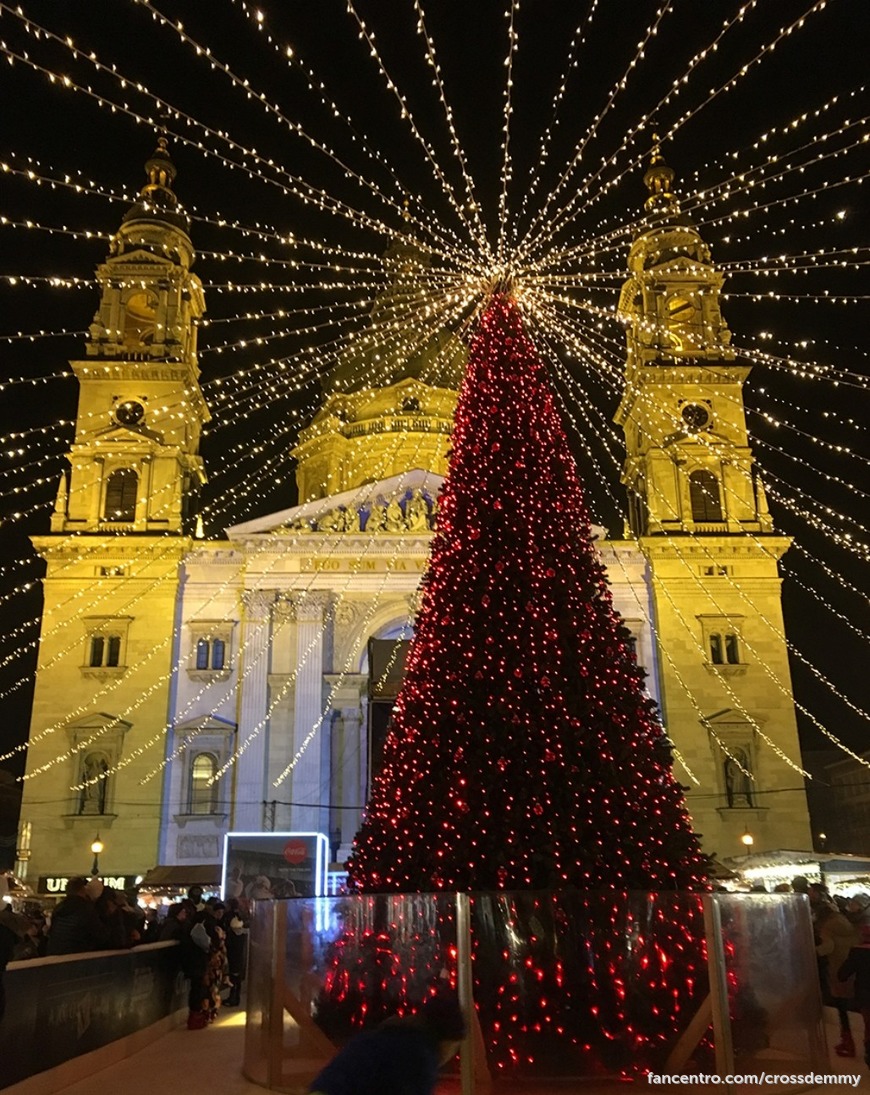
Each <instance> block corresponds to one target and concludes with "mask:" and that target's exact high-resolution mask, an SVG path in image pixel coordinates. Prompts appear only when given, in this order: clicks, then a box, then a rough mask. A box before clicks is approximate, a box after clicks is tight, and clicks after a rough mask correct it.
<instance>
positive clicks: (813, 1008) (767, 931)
mask: <svg viewBox="0 0 870 1095" xmlns="http://www.w3.org/2000/svg"><path fill="white" fill-rule="evenodd" d="M714 900H715V902H716V904H717V906H718V909H719V919H720V923H721V931H722V942H723V952H724V962H725V970H726V977H727V983H728V996H729V1004H730V1013H731V1039H732V1043H733V1047H734V1070H733V1071H734V1072H735V1073H736V1074H744V1075H745V1074H756V1075H757V1074H760V1073H767V1074H768V1075H771V1074H777V1075H790V1074H800V1073H808V1072H830V1071H831V1069H830V1067H829V1066H828V1058H827V1051H826V1046H825V1035H824V1029H823V1022H822V1004H821V991H820V985H819V976H818V966H817V960H816V952H815V945H814V943H813V933H812V925H811V922H810V914H809V901H808V899H807V898H806V897H805V896H804V895H803V894H716V895H714ZM855 1071H856V1072H857V1068H856V1069H855Z"/></svg>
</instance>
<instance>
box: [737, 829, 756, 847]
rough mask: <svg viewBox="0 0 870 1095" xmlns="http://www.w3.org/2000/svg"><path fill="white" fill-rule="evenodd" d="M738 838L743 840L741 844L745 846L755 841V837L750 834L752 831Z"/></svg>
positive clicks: (750, 845) (749, 845)
mask: <svg viewBox="0 0 870 1095" xmlns="http://www.w3.org/2000/svg"><path fill="white" fill-rule="evenodd" d="M740 840H741V841H742V842H743V844H745V845H746V847H747V848H751V847H752V845H753V844H754V843H755V837H754V836H753V835H752V833H749V832H746V833H744V834H743V836H742V837H741V838H740Z"/></svg>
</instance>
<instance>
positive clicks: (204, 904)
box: [0, 876, 247, 1030]
mask: <svg viewBox="0 0 870 1095" xmlns="http://www.w3.org/2000/svg"><path fill="white" fill-rule="evenodd" d="M6 877H7V876H0V888H4V889H8V882H6ZM4 896H5V892H4V893H0V1018H2V1015H3V995H2V992H3V989H2V973H3V970H4V969H5V967H6V965H7V964H8V963H9V962H10V961H16V962H20V961H24V960H27V959H30V958H42V957H44V956H46V955H64V954H84V953H87V952H89V951H104V950H124V949H127V948H130V947H137V946H141V945H145V944H150V943H160V942H164V941H165V940H174V941H176V942H177V943H178V944H179V948H178V961H179V964H180V968H181V970H182V972H183V973H184V974H185V976H186V977H187V978H188V979H189V980H190V995H189V1000H188V1004H189V1014H188V1020H187V1025H188V1027H189V1028H190V1029H191V1030H199V1029H202V1028H203V1027H205V1026H207V1025H208V1024H209V1023H210V1022H211V1021H212V1020H213V1019H214V1018H215V1016H216V1015H217V1013H218V1010H219V1009H220V1007H221V1005H223V1006H225V1007H235V1006H238V1004H239V1003H240V1000H241V990H242V981H243V979H244V973H245V949H246V945H247V913H246V909H245V903H244V902H243V901H242V900H241V899H239V898H236V897H231V898H229V899H228V900H227V901H226V902H223V901H221V900H219V899H218V898H217V897H210V898H209V899H208V900H203V890H202V888H201V887H200V886H192V887H191V888H190V889H189V890H188V892H187V896H186V897H184V898H183V899H182V900H180V901H176V902H174V903H173V904H171V905H166V906H162V907H161V908H160V909H159V910H158V909H157V908H153V907H143V906H142V905H140V904H139V902H138V899H137V895H136V892H135V890H134V891H131V892H128V893H125V892H124V891H123V890H116V889H113V888H112V887H111V886H105V885H104V884H103V883H102V881H101V880H100V879H99V878H91V879H87V878H84V877H83V876H80V877H77V878H71V879H70V880H69V882H68V883H67V885H66V894H65V896H64V898H63V900H61V901H60V902H59V903H58V905H57V906H56V907H55V908H54V909H53V910H51V911H50V912H46V911H44V910H42V909H38V910H31V911H30V912H29V913H27V912H25V913H19V912H14V911H13V910H12V908H11V906H10V905H8V904H6V903H4V902H3V897H4ZM161 914H163V915H161Z"/></svg>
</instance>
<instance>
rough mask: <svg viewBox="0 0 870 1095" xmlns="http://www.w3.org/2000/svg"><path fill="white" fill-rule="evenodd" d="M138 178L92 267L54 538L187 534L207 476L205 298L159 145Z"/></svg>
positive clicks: (183, 217)
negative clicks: (141, 181) (90, 314)
mask: <svg viewBox="0 0 870 1095" xmlns="http://www.w3.org/2000/svg"><path fill="white" fill-rule="evenodd" d="M145 172H146V175H147V179H148V181H147V182H146V184H145V186H144V187H143V188H142V191H141V193H140V195H139V199H138V200H137V201H136V203H135V204H134V205H133V206H132V208H131V209H130V210H129V211H128V212H127V214H126V215H125V216H124V218H123V221H122V223H121V227H120V228H119V230H118V232H117V233H116V234H115V236H114V238H113V239H112V242H111V247H110V254H109V256H108V258H107V259H106V261H105V262H104V263H102V265H101V266H99V267H98V269H97V283H98V285H99V288H100V304H99V308H98V309H97V313H96V315H95V316H94V320H93V322H92V323H91V326H90V337H89V338H88V341H87V344H86V346H85V355H86V356H85V358H84V360H78V361H73V362H71V365H72V368H73V371H74V372H75V375H76V377H77V379H78V381H79V406H78V414H77V416H76V436H75V441H74V443H73V445H72V448H71V450H70V453H69V463H70V472H69V476H68V477H67V476H65V477H64V479H63V481H62V482H61V485H60V490H59V492H58V497H57V502H56V505H55V510H54V514H53V516H52V523H51V530H52V532H54V533H79V532H84V533H97V532H135V533H143V532H152V533H181V532H182V531H187V530H188V529H189V528H190V523H191V520H192V513H191V510H192V504H193V502H195V499H196V496H197V493H198V491H199V488H200V486H201V485H202V484H203V483H204V481H205V473H204V470H203V466H202V461H201V459H200V457H199V455H198V451H199V441H200V435H201V433H202V427H203V424H204V423H205V422H207V421H208V417H209V416H208V411H207V409H206V405H205V401H204V400H203V397H202V393H201V391H200V388H199V379H198V378H199V368H198V366H197V360H196V335H197V329H196V324H197V321H198V320H199V318H200V317H201V316H202V314H203V312H204V311H205V301H204V298H203V292H202V284H201V282H200V280H199V278H198V277H197V276H196V274H194V273H192V272H191V265H192V263H193V259H194V251H193V245H192V244H191V242H190V235H189V231H190V226H189V222H188V218H187V215H186V214H185V213H184V211H183V209H182V208H181V207H180V205H179V202H178V198H177V197H176V195H175V193H174V192H173V190H172V183H173V181H174V179H175V174H176V169H175V165H174V164H173V162H172V160H171V159H170V157H169V152H168V150H167V143H166V140H165V138H163V137H161V138H160V139H159V140H158V144H157V149H156V150H155V152H154V154H153V155H152V156H151V158H150V159H149V160H148V161H147V163H146V164H145Z"/></svg>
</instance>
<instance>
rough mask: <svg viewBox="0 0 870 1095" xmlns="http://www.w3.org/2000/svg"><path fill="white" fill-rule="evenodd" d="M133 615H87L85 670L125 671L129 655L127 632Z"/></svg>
mask: <svg viewBox="0 0 870 1095" xmlns="http://www.w3.org/2000/svg"><path fill="white" fill-rule="evenodd" d="M131 622H132V616H87V617H85V619H84V620H83V623H84V625H85V657H84V662H83V663H82V669H83V670H89V669H117V670H119V671H123V669H124V668H125V666H126V657H127V633H128V631H129V629H130V623H131Z"/></svg>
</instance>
